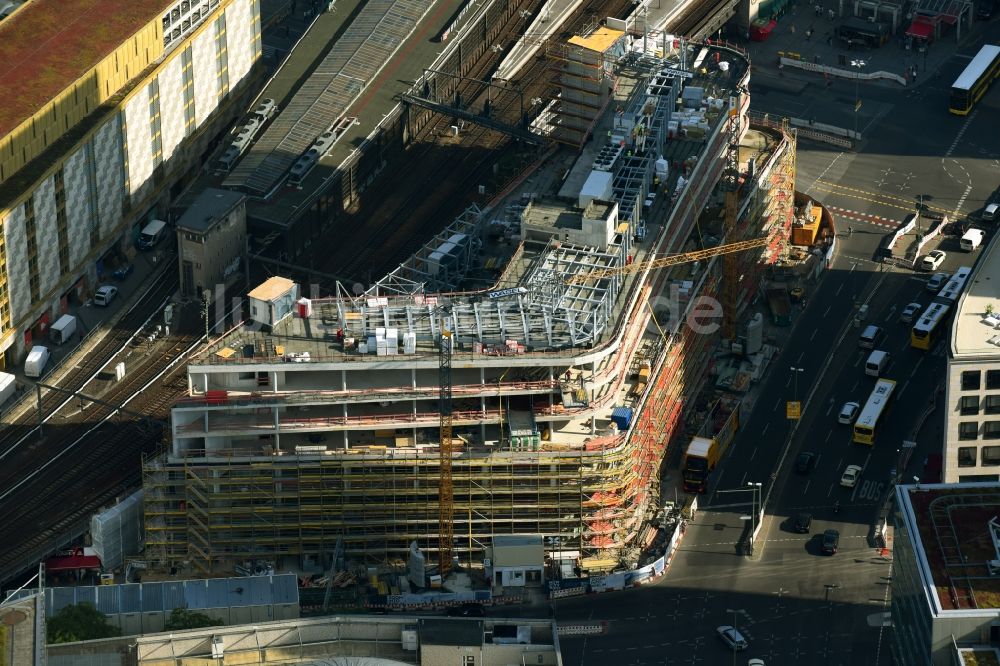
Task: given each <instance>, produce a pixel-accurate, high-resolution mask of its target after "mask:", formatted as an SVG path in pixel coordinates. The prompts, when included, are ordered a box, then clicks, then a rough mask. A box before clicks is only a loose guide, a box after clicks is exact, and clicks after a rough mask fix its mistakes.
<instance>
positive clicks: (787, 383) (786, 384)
mask: <svg viewBox="0 0 1000 666" xmlns="http://www.w3.org/2000/svg"><path fill="white" fill-rule="evenodd" d="M791 383H792V376H791V375H788V379H787V380H786V381H785V388H788V385H789V384H791Z"/></svg>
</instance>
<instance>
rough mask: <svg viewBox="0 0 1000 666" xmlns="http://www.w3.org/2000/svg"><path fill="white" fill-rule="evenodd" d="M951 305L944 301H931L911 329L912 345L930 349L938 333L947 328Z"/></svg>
mask: <svg viewBox="0 0 1000 666" xmlns="http://www.w3.org/2000/svg"><path fill="white" fill-rule="evenodd" d="M949 312H951V307H950V306H948V305H945V304H944V303H931V304H930V305H928V306H927V309H926V310H924V313H923V314H922V315H920V319H918V320H917V323H915V324H914V325H913V328H912V329H910V346H912V347H915V348H917V349H923V350H924V351H930V349H931V347H933V346H934V343H935V342H936V341H937V337H938V334H939V333H941V331H943V330H945V329H946V328H947V323H948V313H949Z"/></svg>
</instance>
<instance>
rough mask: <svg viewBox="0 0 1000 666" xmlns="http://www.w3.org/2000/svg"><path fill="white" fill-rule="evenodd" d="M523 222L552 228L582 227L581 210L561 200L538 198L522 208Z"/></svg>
mask: <svg viewBox="0 0 1000 666" xmlns="http://www.w3.org/2000/svg"><path fill="white" fill-rule="evenodd" d="M522 219H523V220H524V223H525V224H529V225H531V226H535V227H549V228H552V229H576V230H577V231H580V230H582V229H583V210H582V209H580V208H573V207H571V206H567V205H566V204H565V203H564V202H562V201H552V200H547V199H540V200H537V201H532V202H531V203H529V204H528V205H527V206H525V208H524V213H523V215H522Z"/></svg>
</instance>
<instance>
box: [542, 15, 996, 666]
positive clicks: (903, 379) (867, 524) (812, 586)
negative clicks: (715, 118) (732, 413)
mask: <svg viewBox="0 0 1000 666" xmlns="http://www.w3.org/2000/svg"><path fill="white" fill-rule="evenodd" d="M991 29H992V30H993V31H994V32H997V33H998V34H997V35H994V37H1000V27H998V26H997V25H994V26H992V27H991ZM964 55H968V53H965V54H964ZM967 63H968V58H967V57H963V53H959V54H957V55H956V56H954V57H952V58H951V59H948V60H946V61H945V62H944V64H943V65H942V66H941V69H940V71H939V74H938V76H936V77H934V78H933V79H931V80H930V81H928V82H926V83H925V84H924V85H923V86H922V87H920V88H917V89H914V90H907V91H894V90H891V89H887V88H876V87H872V89H871V90H865V89H864V88H862V92H861V97H862V99H863V101H864V105H863V109H865V111H866V112H867V117H865V114H862V116H863V117H865V121H864V125H867V127H864V133H865V141H864V143H863V144H862V145H861V150H860V152H858V153H846V152H839V151H837V150H832V149H828V148H824V147H821V146H816V145H810V144H806V143H800V146H799V154H798V189H799V190H802V191H805V192H807V193H808V194H811V195H812V196H814V197H815V198H816V199H818V200H820V201H822V202H823V203H824V204H825V205H827V206H829V207H830V208H831V209H832V210H833V212H834V214H835V215H836V217H837V219H838V222H839V225H840V229H841V230H845V229H846V226H847V225H850V226H852V227H853V228H854V233H853V234H852V235H851V237H849V238H847V237H845V236H842V237H841V238H840V239H839V243H840V247H839V250H838V255H837V259H836V261H835V263H834V266H833V267H832V269H830V270H828V271H827V273H826V275H825V276H824V277H823V279H822V281H821V282H820V283H819V285H818V286H816V287H815V288H814V290H813V292H812V293H810V294H809V295H808V308H807V309H806V310H805V311H804V312H801V313H799V314H798V316H797V319H796V321H795V324H794V326H795V328H794V330H793V335H792V337H791V338H790V340H789V341H788V342H787V343H786V344H785V346H784V348H783V349H782V350H781V353H780V355H779V356H778V357H777V358H776V359H775V361H774V362H773V366H772V368H771V370H770V371H769V374H768V376H767V377H766V379H765V382H764V385H763V386H762V387H761V389H760V390H759V391H758V394H757V398H756V404H754V405H753V411H752V413H751V414H749V416H747V415H745V417H744V426H743V428H742V429H741V432H740V434H739V435H738V437H737V439H736V440H735V442H734V444H733V446H732V447H731V449H730V452H729V453H728V455H727V458H726V459H725V460H724V462H723V464H722V465H721V466H720V469H719V471H718V472H717V473H716V474H715V476H714V478H713V480H712V483H711V486H710V491H709V493H708V494H707V495H705V496H704V497H703V504H705V505H707V507H708V508H705V509H703V510H702V511H700V512H699V515H698V517H697V518H696V520H695V521H694V523H693V524H691V525H690V526H689V527H688V530H687V534H686V536H685V539H684V542H683V545H682V547H681V550H680V552H679V553H678V555H677V556H676V557H675V558H674V561H673V564H672V566H671V569H670V571H669V573H668V574H667V576H666V577H664V578H663V579H662V580H661V581H659V582H658V583H657V584H655V585H651V586H648V587H643V588H639V589H635V590H629V591H625V592H620V593H611V594H605V595H597V596H592V597H587V598H581V599H565V600H560V601H559V602H558V605H557V608H556V614H557V617H558V618H559V620H560V621H561V622H562V621H570V620H583V619H587V620H594V621H597V620H600V621H607V623H608V624H607V632H606V633H605V634H604V635H601V636H591V637H588V638H586V639H582V638H571V637H566V638H563V639H562V648H563V655H564V660H565V663H566V664H570V665H573V664H588V665H589V664H605V663H615V664H664V665H672V664H678V665H680V664H692V665H694V664H706V665H708V666H712V665H714V664H727V663H730V661H731V660H732V654H731V653H730V652H729V651H728V650H727V649H726V648H725V647H724V646H723V645H722V644H721V643H720V642H719V641H718V639H717V637H716V636H715V627H716V626H718V625H722V624H736V626H738V627H739V628H740V631H741V632H743V633H744V635H745V636H747V638H748V640H749V641H750V650H749V651H748V652H746V653H742V654H740V655H738V658H737V660H736V661H733V662H732V663H740V664H745V663H746V659H747V658H748V657H761V658H763V659H765V661H766V663H767V664H768V666H775V665H780V664H801V663H816V664H839V665H844V666H848V665H850V666H861V665H869V664H871V665H875V666H882V665H885V664H889V663H890V657H889V655H888V648H887V645H888V641H887V640H886V637H885V631H887V630H884V629H882V628H881V627H880V626H879V624H880V623H879V620H880V615H879V613H880V612H881V611H882V610H883V609H884V608H885V606H886V604H887V601H888V598H889V583H888V579H889V576H890V575H891V563H890V562H887V561H885V560H883V559H882V558H881V557H880V556H879V554H878V553H877V551H876V550H875V549H874V548H873V546H872V543H871V542H870V540H869V535H870V530H871V526H872V524H873V522H874V520H875V518H876V516H877V513H878V510H879V507H880V506H881V504H882V502H883V500H884V499H885V498H886V496H887V494H888V493H889V491H890V488H891V483H890V480H889V470H890V469H891V468H893V467H895V466H896V465H897V463H898V454H899V448H900V447H901V445H902V442H903V441H904V440H906V439H909V437H910V436H911V434H912V431H913V430H914V426H915V424H916V421H917V420H918V418H919V415H920V413H921V412H923V411H924V409H925V408H926V407H927V405H928V404H929V402H930V401H931V400H933V398H934V393H935V390H936V388H937V387H938V386H939V385H940V384H941V382H942V381H943V376H944V374H943V373H944V368H945V343H944V341H943V340H944V338H942V341H941V342H939V343H938V345H937V347H936V348H935V349H934V350H932V351H931V352H929V353H928V352H922V351H919V350H916V349H913V348H912V347H910V344H909V326H908V325H906V324H903V323H901V322H899V311H900V310H901V309H902V308H903V307H905V305H906V304H907V303H909V302H911V301H918V302H920V303H922V304H927V303H928V302H929V300H930V298H931V295H932V294H931V293H930V292H928V291H927V290H926V289H925V284H926V277H927V276H926V275H925V274H919V273H915V272H913V271H909V270H905V269H895V268H891V269H888V270H881V269H882V268H884V267H880V266H879V265H877V264H874V263H872V262H871V260H870V259H871V257H872V254H873V251H874V249H875V247H877V245H878V242H879V240H880V239H881V238H882V236H883V235H884V234H885V233H886V232H887V231H888V230H889V229H891V228H894V227H895V225H896V224H898V222H899V221H900V220H901V219H902V218H903V217H904V216H905V215H906V214H908V213H910V212H912V211H913V210H915V208H916V207H917V206H918V205H919V204H921V203H922V204H923V205H924V206H926V210H927V211H928V212H930V213H933V214H938V215H948V216H949V218H951V219H957V218H962V217H964V216H966V215H975V214H976V213H978V211H979V210H981V209H982V207H983V205H984V203H985V202H986V200H987V199H988V198H989V197H990V195H991V194H992V193H993V192H994V190H995V189H996V188H997V187H998V186H1000V161H998V160H1000V137H998V136H997V134H996V132H995V122H991V117H992V118H994V119H995V118H996V117H997V113H998V112H1000V89H998V88H996V87H994V89H993V90H992V91H990V93H989V94H988V95H987V96H986V97H984V99H983V100H982V101H981V102H980V104H979V106H978V107H977V111H976V112H975V113H974V114H972V115H971V116H969V117H967V118H959V117H956V116H951V115H949V114H948V112H947V96H948V86H949V84H950V83H951V81H953V80H954V78H955V77H956V76H957V75H958V73H959V72H960V71H961V70H962V68H964V67H965V65H966V64H967ZM812 92H813V93H815V94H809V93H808V88H807V92H806V94H801V93H792V92H789V93H783V92H782V91H781V90H779V89H774V90H765V91H764V94H758V95H756V96H755V97H754V99H753V101H752V106H753V108H754V109H755V110H758V111H762V112H769V113H775V114H779V115H781V114H783V113H788V109H789V108H791V107H792V105H795V104H797V105H800V106H801V105H803V104H806V105H814V110H815V112H816V113H815V116H816V119H817V122H829V123H831V124H838V123H839V124H840V126H849V123H848V121H849V120H853V116H852V115H851V114H849V113H848V114H847V115H846V116H838V115H837V114H839V113H841V112H840V111H838V110H837V109H836V105H835V104H829V103H824V102H829V100H828V99H824V94H823V91H822V90H820V89H819V86H816V89H815V90H813V91H812ZM848 108H849V107H848ZM824 113H826V114H827V115H826V116H824V115H823V114H824ZM808 114H809V112H806V114H805V115H803V114H795V115H799V117H806V115H808ZM940 248H941V249H944V250H945V251H947V252H948V259H947V261H946V263H945V264H944V266H943V267H942V268H941V270H954V269H955V268H957V267H958V266H964V265H971V264H972V262H973V261H974V260H975V259H976V258H977V256H978V252H977V253H974V254H972V255H970V254H966V253H962V252H959V251H958V247H957V242H956V240H955V239H953V238H945V239H943V240H942V241H941V243H940ZM863 302H868V303H869V316H868V322H869V323H877V324H878V325H880V326H882V327H883V328H884V329H885V330H886V333H887V337H886V342H885V343H884V344H882V345H880V348H883V349H885V350H887V351H890V352H891V354H892V357H893V360H892V363H891V365H890V367H889V369H888V370H887V371H886V372H885V373H884V376H887V377H889V378H892V379H895V380H897V382H898V383H897V387H896V401H895V404H894V405H893V406H892V407H891V408H890V410H889V412H888V413H887V416H886V418H885V419H884V424H883V427H882V429H881V430H880V431H879V433H878V436H877V442H876V445H875V446H874V447H871V448H869V447H865V446H862V445H856V444H852V443H851V441H850V439H851V435H850V428H849V427H848V426H842V425H839V424H838V423H837V419H836V417H837V413H838V411H839V409H840V406H841V405H842V404H843V403H844V402H846V401H848V400H853V401H856V402H859V403H862V404H863V403H864V401H865V400H866V399H867V396H868V394H869V392H870V391H871V389H872V387H873V386H874V383H875V379H874V378H873V377H869V376H866V375H865V373H864V369H863V362H864V359H865V358H866V357H867V354H868V351H867V350H860V349H859V348H858V345H857V337H858V333H859V331H858V330H857V329H855V328H854V327H853V326H852V319H853V316H854V314H855V312H856V306H857V304H859V303H863ZM792 367H797V368H802V371H801V372H792V371H791V370H790V368H792ZM792 399H799V400H803V401H805V411H804V413H803V416H802V420H801V422H800V423H799V426H798V429H797V430H796V434H795V436H794V438H792V440H791V443H790V444H788V446H786V443H787V442H788V436H789V432H790V430H791V427H790V422H789V421H788V420H786V418H785V410H784V405H785V401H787V400H792ZM939 409H940V408H939ZM935 416H936V417H937V418H932V419H930V420H929V421H928V423H927V425H925V428H924V430H923V431H922V432H921V435H920V437H919V438H918V442H919V446H918V449H917V450H916V452H915V453H914V454H913V455H912V457H911V459H910V463H909V465H908V467H906V468H905V469H903V470H901V476H902V478H903V479H905V480H907V481H909V480H910V479H911V477H912V476H918V475H919V474H921V472H922V470H921V462H922V460H923V459H924V456H925V455H926V453H927V452H929V451H930V448H931V447H932V446H934V445H937V444H938V443H939V442H940V435H939V434H938V433H934V434H932V435H930V436H928V433H927V429H928V428H930V429H932V430H933V429H936V428H940V426H939V425H938V424H939V422H940V412H939V413H938V414H936V415H935ZM806 450H808V451H812V452H814V453H816V454H817V457H818V458H817V464H816V466H815V468H814V469H813V470H812V471H811V472H810V473H809V474H808V475H797V474H795V473H794V472H793V470H792V465H793V463H794V459H795V456H796V455H797V454H798V452H800V451H806ZM848 464H858V465H863V466H864V468H865V469H864V473H863V476H862V478H861V480H860V481H859V483H858V484H857V486H856V487H855V488H853V489H851V488H842V487H841V486H840V485H839V479H840V476H841V474H842V472H843V470H844V467H845V466H846V465H848ZM772 475H774V478H773V479H772ZM753 482H760V483H762V484H763V488H764V489H765V491H766V490H767V489H770V492H769V493H768V503H767V512H766V514H767V515H766V517H765V520H764V522H763V526H762V528H761V531H760V534H759V536H758V550H757V554H756V556H755V557H754V558H753V559H748V558H746V557H742V556H739V555H737V554H736V543H737V541H738V539H739V537H740V534H741V533H742V531H743V527H744V524H743V520H742V519H741V516H745V515H747V514H749V513H750V512H751V502H752V493H751V492H749V491H747V490H745V489H746V484H747V483H753ZM723 491H737V492H723ZM837 502H839V505H840V510H839V511H837V512H835V510H834V504H835V503H837ZM800 511H807V512H809V513H811V514H812V515H813V525H812V534H811V535H797V534H794V533H793V532H792V531H791V530H790V529H789V523H790V521H791V519H792V517H793V516H794V515H795V514H796V513H798V512H800ZM828 528H833V529H837V530H839V532H840V535H841V538H840V552H839V553H838V554H837V555H835V556H832V557H829V556H827V557H824V556H822V555H820V554H819V552H818V551H819V544H818V536H817V534H819V533H822V531H823V530H825V529H828Z"/></svg>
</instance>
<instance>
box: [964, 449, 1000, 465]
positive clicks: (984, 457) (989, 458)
mask: <svg viewBox="0 0 1000 666" xmlns="http://www.w3.org/2000/svg"><path fill="white" fill-rule="evenodd" d="M977 449H978V450H979V451H980V452H981V453H980V454H979V455H980V465H981V466H983V467H995V466H1000V446H984V447H982V448H978V447H975V446H960V447H958V466H959V467H975V466H976V450H977Z"/></svg>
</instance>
